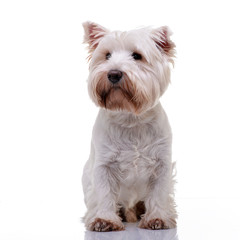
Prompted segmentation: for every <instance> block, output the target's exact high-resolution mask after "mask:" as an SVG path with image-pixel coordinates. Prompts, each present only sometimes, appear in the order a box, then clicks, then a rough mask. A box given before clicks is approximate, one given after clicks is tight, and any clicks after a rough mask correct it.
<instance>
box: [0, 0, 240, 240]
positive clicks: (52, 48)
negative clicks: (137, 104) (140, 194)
mask: <svg viewBox="0 0 240 240" xmlns="http://www.w3.org/2000/svg"><path fill="white" fill-rule="evenodd" d="M86 20H91V21H95V22H97V23H100V24H101V25H103V26H105V27H107V28H110V29H112V30H116V29H118V30H128V29H131V28H135V27H139V26H148V25H152V26H155V27H158V26H162V25H168V26H170V28H171V29H172V31H173V32H174V35H173V37H172V39H173V40H174V41H175V43H176V45H177V59H176V62H175V68H174V69H173V73H172V84H171V85H170V87H169V89H168V91H167V92H166V94H165V95H164V96H163V98H162V99H161V101H162V103H163V106H164V108H165V110H166V112H167V113H168V116H169V119H170V122H171V125H172V129H173V134H174V145H173V158H174V160H176V161H177V168H178V175H177V180H178V184H177V186H176V190H177V191H176V198H177V203H178V211H179V224H178V229H177V235H178V237H179V239H182V240H191V239H201V240H207V239H228V240H229V239H230V240H231V239H234V240H235V239H240V220H239V219H240V207H239V202H240V191H239V189H240V187H239V185H240V173H239V171H240V164H239V161H240V153H239V152H240V149H239V147H240V146H239V142H240V140H239V139H240V137H239V136H240V127H239V122H240V113H239V109H240V107H239V105H240V93H239V92H240V83H239V82H240V74H239V54H240V47H239V43H240V33H239V22H240V17H239V6H238V1H233V0H229V1H211V0H203V1H190V0H189V1H170V0H169V1H152V0H148V1H139V0H134V1H129V0H128V1H126V0H122V1H110V0H109V1H106V0H104V1H98V0H91V1H70V0H69V1H60V0H59V1H53V0H47V1H46V0H41V1H11V0H8V1H7V0H6V1H4V0H2V1H1V2H0V239H1V240H2V239H4V240H5V239H84V236H85V239H97V237H96V236H95V235H92V237H91V235H87V234H86V235H85V233H84V231H85V230H84V227H83V225H82V224H81V223H80V217H82V216H83V215H84V212H85V206H84V203H83V194H82V189H81V174H82V168H83V165H84V163H85V162H86V160H87V158H88V154H89V148H90V139H91V130H92V126H93V124H94V121H95V116H96V114H97V108H96V107H95V106H94V104H93V103H92V102H91V101H90V99H89V97H88V94H87V83H86V79H87V75H88V65H87V61H86V57H87V51H86V49H85V46H84V45H83V44H82V39H83V29H82V26H81V23H82V22H83V21H86ZM89 236H90V237H89ZM101 236H103V235H101ZM105 236H107V235H105ZM178 237H176V239H177V238H178ZM111 238H112V237H111ZM115 238H116V237H115ZM113 239H114V237H113ZM121 239H126V237H122V238H121ZM129 239H133V237H132V238H129ZM143 239H147V237H146V238H143ZM151 239H154V238H153V237H151ZM156 239H157V238H156ZM166 239H167V238H166ZM169 239H170V238H169ZM174 239H175V238H174Z"/></svg>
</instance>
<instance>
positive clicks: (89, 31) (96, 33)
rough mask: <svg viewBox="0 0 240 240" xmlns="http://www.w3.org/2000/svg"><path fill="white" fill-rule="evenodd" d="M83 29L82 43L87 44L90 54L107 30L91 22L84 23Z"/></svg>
mask: <svg viewBox="0 0 240 240" xmlns="http://www.w3.org/2000/svg"><path fill="white" fill-rule="evenodd" d="M83 28H84V31H85V35H84V43H87V44H88V50H89V53H90V54H91V53H92V52H93V51H94V50H95V49H96V48H97V46H98V44H99V42H100V41H101V39H102V38H103V37H104V36H105V35H106V34H107V33H108V30H107V29H106V28H104V27H102V26H101V25H99V24H97V23H93V22H84V23H83Z"/></svg>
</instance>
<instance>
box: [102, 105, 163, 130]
mask: <svg viewBox="0 0 240 240" xmlns="http://www.w3.org/2000/svg"><path fill="white" fill-rule="evenodd" d="M161 111H162V106H161V104H160V102H158V103H157V104H156V105H155V106H154V107H152V108H150V109H148V110H147V111H145V112H143V113H141V114H138V115H136V114H133V113H130V112H124V111H111V110H107V109H101V110H100V112H101V114H103V115H104V117H105V118H107V119H106V120H107V121H108V122H109V123H113V124H117V125H119V126H121V127H125V128H132V127H135V126H139V125H142V124H148V123H150V122H152V121H156V120H157V118H158V116H159V114H160V112H161Z"/></svg>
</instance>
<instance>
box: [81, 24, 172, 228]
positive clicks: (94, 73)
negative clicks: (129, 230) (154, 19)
mask: <svg viewBox="0 0 240 240" xmlns="http://www.w3.org/2000/svg"><path fill="white" fill-rule="evenodd" d="M83 27H84V30H85V36H84V41H85V43H87V44H88V50H89V60H90V66H89V78H88V91H89V95H90V97H91V99H92V100H93V102H94V103H95V104H96V105H97V106H99V107H100V110H99V114H98V117H97V119H96V123H95V125H94V128H93V133H92V143H91V152H90V157H89V160H88V161H87V163H86V165H85V167H84V171H83V177H82V182H83V190H84V196H85V203H86V206H87V213H86V215H85V217H84V222H85V225H86V227H87V229H89V230H93V231H111V230H123V229H124V225H123V223H122V220H125V221H129V222H134V221H137V220H138V219H140V223H139V227H141V228H148V229H162V228H174V227H175V226H176V218H177V214H176V210H175V203H174V192H173V186H174V180H173V163H172V160H171V143H172V133H171V128H170V125H169V122H168V118H167V116H166V113H165V112H164V110H163V108H162V106H161V104H160V102H159V98H160V97H161V96H162V94H163V93H164V92H165V90H166V89H167V87H168V85H169V82H170V68H169V63H173V57H174V52H175V50H174V48H175V45H174V43H173V42H172V41H171V40H170V35H171V32H170V30H169V29H168V27H160V28H157V29H151V28H142V29H137V30H132V31H128V32H120V31H114V32H110V31H109V30H107V29H105V28H103V27H102V26H100V25H98V24H95V23H91V22H86V23H84V24H83ZM136 54H137V55H136ZM135 56H137V57H135ZM111 70H118V71H121V73H122V78H121V79H120V81H118V82H117V83H114V84H113V83H112V82H111V81H109V78H108V73H109V72H110V71H111Z"/></svg>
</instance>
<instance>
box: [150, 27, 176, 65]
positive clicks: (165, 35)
mask: <svg viewBox="0 0 240 240" xmlns="http://www.w3.org/2000/svg"><path fill="white" fill-rule="evenodd" d="M171 35H172V32H171V30H170V29H169V27H167V26H163V27H160V28H157V29H154V30H153V32H152V36H153V37H152V38H153V40H154V41H155V43H156V46H157V48H158V49H159V50H160V51H161V52H162V53H163V54H165V55H166V56H167V57H168V60H169V61H170V62H172V63H173V58H174V57H175V47H176V45H175V44H174V42H173V41H172V40H171V39H170V36H171Z"/></svg>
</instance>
